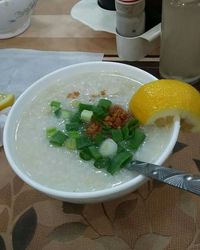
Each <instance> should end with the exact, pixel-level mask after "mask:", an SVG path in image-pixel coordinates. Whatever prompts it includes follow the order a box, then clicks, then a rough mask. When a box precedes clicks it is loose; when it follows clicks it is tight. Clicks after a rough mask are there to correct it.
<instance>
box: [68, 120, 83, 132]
mask: <svg viewBox="0 0 200 250" xmlns="http://www.w3.org/2000/svg"><path fill="white" fill-rule="evenodd" d="M79 128H80V124H79V123H77V122H71V123H67V124H65V129H66V131H74V130H75V131H77V130H78V129H79Z"/></svg>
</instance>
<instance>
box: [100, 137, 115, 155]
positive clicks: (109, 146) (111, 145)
mask: <svg viewBox="0 0 200 250" xmlns="http://www.w3.org/2000/svg"><path fill="white" fill-rule="evenodd" d="M99 152H100V154H101V155H102V156H103V157H113V156H114V155H115V154H116V153H117V143H116V142H115V141H113V139H111V138H107V139H105V140H104V141H103V142H102V144H101V145H100V148H99Z"/></svg>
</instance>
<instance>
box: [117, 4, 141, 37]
mask: <svg viewBox="0 0 200 250" xmlns="http://www.w3.org/2000/svg"><path fill="white" fill-rule="evenodd" d="M115 7H116V31H117V33H118V34H119V35H121V36H124V37H135V36H139V35H141V34H143V33H144V31H145V11H144V9H145V0H115Z"/></svg>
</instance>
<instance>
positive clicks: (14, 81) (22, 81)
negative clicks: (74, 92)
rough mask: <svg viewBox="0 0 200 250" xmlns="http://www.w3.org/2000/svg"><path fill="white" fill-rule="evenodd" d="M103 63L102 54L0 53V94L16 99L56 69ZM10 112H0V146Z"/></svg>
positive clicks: (3, 51)
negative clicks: (93, 62)
mask: <svg viewBox="0 0 200 250" xmlns="http://www.w3.org/2000/svg"><path fill="white" fill-rule="evenodd" d="M102 59H103V54H102V53H88V52H73V51H70V52H62V51H59V52H57V51H38V50H27V49H0V72H1V80H0V92H8V93H12V94H15V97H16V98H17V97H18V96H19V95H20V94H21V93H22V92H23V91H24V90H25V89H26V88H27V87H29V86H30V85H31V84H32V83H34V82H35V81H36V80H38V79H39V78H41V77H42V76H44V75H46V74H48V73H50V72H52V71H54V70H56V69H59V68H62V67H65V66H68V65H71V64H75V63H82V62H90V61H102ZM9 110H10V109H9V108H8V109H5V110H2V111H0V146H2V144H3V139H2V135H3V127H4V124H5V121H6V118H7V115H8V112H9Z"/></svg>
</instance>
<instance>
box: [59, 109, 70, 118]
mask: <svg viewBox="0 0 200 250" xmlns="http://www.w3.org/2000/svg"><path fill="white" fill-rule="evenodd" d="M61 116H62V118H63V119H64V120H69V119H70V117H71V112H70V111H69V110H66V109H62V110H61Z"/></svg>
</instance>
